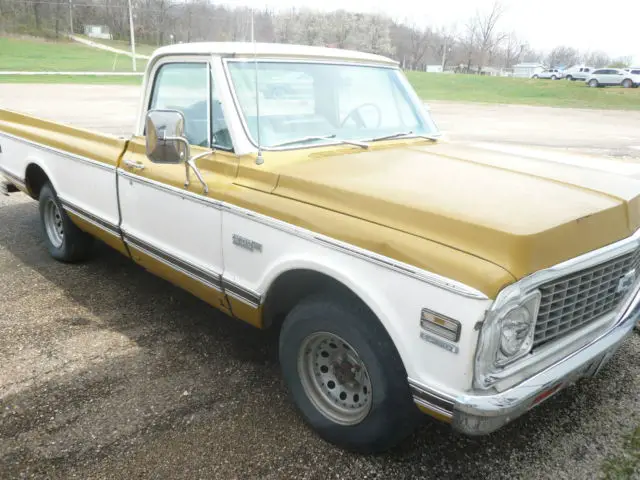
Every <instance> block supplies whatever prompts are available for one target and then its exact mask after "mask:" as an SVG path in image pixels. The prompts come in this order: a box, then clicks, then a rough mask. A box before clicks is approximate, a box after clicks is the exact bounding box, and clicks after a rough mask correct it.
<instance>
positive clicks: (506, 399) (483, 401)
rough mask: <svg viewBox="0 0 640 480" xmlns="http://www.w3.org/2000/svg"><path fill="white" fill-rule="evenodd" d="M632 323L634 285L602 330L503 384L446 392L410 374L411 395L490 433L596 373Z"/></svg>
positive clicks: (636, 310) (638, 299)
mask: <svg viewBox="0 0 640 480" xmlns="http://www.w3.org/2000/svg"><path fill="white" fill-rule="evenodd" d="M636 324H638V325H640V290H637V291H636V292H635V293H634V297H633V299H632V300H631V301H630V302H629V303H628V304H627V306H626V308H625V309H624V310H623V311H622V312H621V314H620V315H619V316H618V317H617V319H616V321H615V322H613V324H612V326H611V327H610V328H609V329H608V330H607V331H606V332H604V333H603V334H601V335H600V336H599V337H598V338H596V339H595V340H593V341H592V342H591V343H589V344H587V345H585V346H584V347H582V348H581V349H580V350H578V351H576V352H573V353H571V354H570V355H568V356H567V357H565V358H563V359H561V360H559V361H558V362H557V363H555V364H553V365H551V366H550V367H548V368H546V369H545V370H543V371H541V372H539V373H537V374H535V375H534V376H532V377H530V378H528V379H527V380H525V381H523V382H522V383H520V384H518V385H516V386H514V387H512V388H510V389H508V390H505V391H503V392H500V393H481V394H474V393H470V394H462V395H458V396H457V397H452V396H449V395H445V394H442V393H441V392H436V391H434V390H433V389H431V388H429V387H428V386H425V385H421V384H419V383H418V382H414V381H412V380H411V379H410V380H409V384H410V386H411V390H412V393H413V398H414V401H415V402H416V404H417V405H418V406H419V407H420V409H421V410H423V411H425V412H427V413H429V414H431V415H433V416H435V417H437V418H439V419H441V420H445V421H448V422H451V423H452V424H453V427H454V428H455V429H456V430H458V431H460V432H463V433H466V434H468V435H484V434H487V433H491V432H493V431H495V430H497V429H499V428H500V427H502V426H503V425H505V424H507V423H509V422H511V421H512V420H514V419H516V418H518V417H519V416H520V415H522V414H524V413H525V412H527V411H528V410H530V409H531V408H533V407H535V406H537V405H539V404H540V403H542V402H543V401H544V400H546V399H547V398H549V397H551V396H552V395H554V394H555V393H557V392H559V391H560V390H562V389H563V388H564V387H566V386H568V385H570V384H572V383H574V382H575V381H576V380H578V379H580V378H585V377H591V376H594V375H596V374H597V373H598V371H599V370H600V369H601V368H602V366H603V365H605V364H606V363H607V362H608V360H609V359H610V358H611V357H612V355H613V354H614V353H615V351H616V350H617V348H618V347H619V346H620V344H621V343H622V341H623V340H624V339H625V338H626V337H627V336H628V335H629V334H630V333H631V332H632V330H633V328H634V326H635V325H636Z"/></svg>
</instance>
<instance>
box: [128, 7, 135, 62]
mask: <svg viewBox="0 0 640 480" xmlns="http://www.w3.org/2000/svg"><path fill="white" fill-rule="evenodd" d="M128 1H129V35H130V37H131V61H132V62H133V71H134V72H135V71H136V35H135V33H133V9H132V8H131V0H128Z"/></svg>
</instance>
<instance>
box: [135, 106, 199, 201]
mask: <svg viewBox="0 0 640 480" xmlns="http://www.w3.org/2000/svg"><path fill="white" fill-rule="evenodd" d="M184 125H185V120H184V115H183V114H182V112H180V111H178V110H149V111H148V112H147V116H146V118H145V132H146V147H147V157H148V158H149V160H151V161H152V162H154V163H169V164H181V163H184V166H185V175H186V179H185V182H184V186H185V187H188V186H189V185H190V184H191V178H190V176H189V169H191V170H193V173H195V174H196V177H197V178H198V180H199V181H200V183H201V184H202V187H203V190H204V193H205V194H206V193H209V187H208V186H207V184H206V182H205V181H204V178H203V177H202V174H201V173H200V170H198V167H197V166H196V160H197V159H198V158H201V157H205V156H207V155H209V154H211V151H209V152H204V153H201V154H199V155H196V156H195V157H191V148H190V146H189V140H187V138H186V137H185V136H184Z"/></svg>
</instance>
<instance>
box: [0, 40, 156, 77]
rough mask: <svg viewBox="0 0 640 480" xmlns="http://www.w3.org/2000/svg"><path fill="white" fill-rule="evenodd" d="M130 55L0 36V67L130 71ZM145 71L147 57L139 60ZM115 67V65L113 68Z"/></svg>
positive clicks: (61, 43)
mask: <svg viewBox="0 0 640 480" xmlns="http://www.w3.org/2000/svg"><path fill="white" fill-rule="evenodd" d="M131 63H132V62H131V58H130V57H127V56H125V55H116V54H114V53H110V52H105V51H102V50H98V49H96V48H91V47H88V46H85V45H80V44H78V43H72V42H66V41H62V42H47V41H43V40H39V39H17V38H7V37H4V38H0V70H18V71H30V72H35V71H54V72H67V71H68V72H74V71H76V72H78V71H85V72H110V71H112V70H113V71H116V72H130V71H131V70H132V65H131ZM136 65H137V68H138V71H144V67H145V65H146V60H138V61H137V63H136ZM114 67H115V68H114Z"/></svg>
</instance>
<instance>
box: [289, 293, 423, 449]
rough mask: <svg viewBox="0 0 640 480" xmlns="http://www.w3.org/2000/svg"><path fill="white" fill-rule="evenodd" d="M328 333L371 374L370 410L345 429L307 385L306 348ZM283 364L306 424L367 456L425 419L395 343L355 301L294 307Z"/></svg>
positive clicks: (314, 300) (313, 301)
mask: <svg viewBox="0 0 640 480" xmlns="http://www.w3.org/2000/svg"><path fill="white" fill-rule="evenodd" d="M324 332H328V333H329V334H332V335H336V336H338V337H340V338H341V339H344V341H346V342H347V343H348V345H349V347H352V348H353V350H354V351H355V352H356V355H357V356H358V357H359V359H360V360H361V361H362V363H363V364H364V367H365V371H366V372H368V379H369V380H370V383H371V398H370V410H369V411H368V413H366V416H365V417H364V418H363V419H361V420H359V423H355V424H352V425H343V424H341V423H337V422H336V421H334V420H332V419H330V418H329V417H328V416H327V415H325V414H324V413H322V412H321V411H320V409H318V407H316V405H315V404H314V403H313V401H312V400H311V399H310V398H309V396H308V394H307V392H306V390H305V387H304V386H303V381H302V380H301V374H300V373H299V370H300V368H299V354H300V351H301V347H302V346H303V345H305V341H306V340H307V339H308V338H309V337H310V336H312V335H313V334H324ZM345 347H346V345H345ZM334 348H335V347H334ZM280 365H281V369H282V373H283V377H284V380H285V383H286V384H287V387H288V389H289V393H290V395H291V397H292V398H293V401H294V403H295V404H296V406H297V407H298V409H299V410H300V412H301V413H302V416H303V418H304V420H305V421H306V422H307V423H308V424H309V425H310V426H311V427H312V428H313V429H314V430H315V431H316V432H317V433H318V434H319V435H320V437H321V438H323V439H324V440H326V441H328V442H330V443H332V444H334V445H337V446H339V447H341V448H344V449H347V450H351V451H356V452H362V453H376V452H382V451H385V450H387V449H389V448H391V447H393V446H394V445H396V444H397V443H399V442H400V441H402V440H403V439H405V438H406V437H407V436H409V435H410V434H411V433H412V431H413V430H414V429H415V428H416V427H417V426H418V425H419V424H420V422H421V420H422V419H423V418H424V415H422V414H421V413H420V411H419V410H418V408H417V406H416V405H415V403H414V402H413V399H412V396H411V393H410V390H409V386H408V383H407V374H406V371H405V369H404V365H403V364H402V361H401V359H400V356H399V354H398V352H397V350H396V348H395V345H394V344H393V342H392V340H391V338H390V337H389V335H388V334H387V332H386V330H385V329H384V327H383V326H382V325H381V324H380V322H379V321H378V319H377V318H376V317H375V316H374V315H373V314H372V313H371V311H369V310H368V309H367V307H366V306H364V305H363V304H362V303H360V302H359V301H357V300H355V299H349V298H346V297H342V296H339V295H336V294H334V295H329V294H320V295H315V296H311V297H308V298H306V299H305V300H303V301H302V302H301V303H299V304H298V305H297V306H296V307H294V308H293V310H291V312H290V313H289V314H288V315H287V317H286V319H285V321H284V324H283V326H282V329H281V332H280ZM316 365H317V364H316ZM352 371H353V370H352ZM323 385H324V384H323ZM329 388H332V387H329ZM336 388H340V385H338V386H337V387H336ZM365 392H366V390H365Z"/></svg>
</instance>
